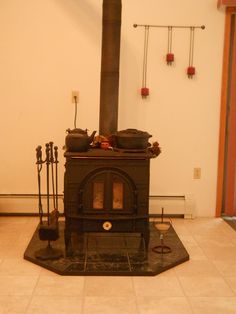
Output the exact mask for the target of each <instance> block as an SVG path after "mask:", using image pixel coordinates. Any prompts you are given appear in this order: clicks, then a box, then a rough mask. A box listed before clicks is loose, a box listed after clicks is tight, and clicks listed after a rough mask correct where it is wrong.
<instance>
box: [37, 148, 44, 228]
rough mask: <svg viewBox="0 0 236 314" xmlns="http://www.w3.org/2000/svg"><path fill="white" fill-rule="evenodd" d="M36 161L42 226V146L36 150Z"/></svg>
mask: <svg viewBox="0 0 236 314" xmlns="http://www.w3.org/2000/svg"><path fill="white" fill-rule="evenodd" d="M36 159H37V162H36V164H37V172H38V194H39V195H38V202H39V203H38V207H39V219H40V224H42V223H43V206H42V196H41V177H40V173H41V170H42V163H43V161H42V146H40V145H39V146H38V147H37V148H36Z"/></svg>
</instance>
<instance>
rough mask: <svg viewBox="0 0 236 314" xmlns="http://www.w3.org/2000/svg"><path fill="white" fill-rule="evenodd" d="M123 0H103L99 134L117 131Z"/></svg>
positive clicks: (109, 133) (107, 134) (105, 134)
mask: <svg viewBox="0 0 236 314" xmlns="http://www.w3.org/2000/svg"><path fill="white" fill-rule="evenodd" d="M121 7H122V5H121V0H103V17H102V59H101V81H100V116H99V134H100V135H104V136H109V135H111V134H113V133H114V132H116V131H117V124H118V98H119V63H120V28H121Z"/></svg>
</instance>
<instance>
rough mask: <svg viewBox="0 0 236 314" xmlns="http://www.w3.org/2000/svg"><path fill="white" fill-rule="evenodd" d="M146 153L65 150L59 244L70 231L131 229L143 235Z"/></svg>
mask: <svg viewBox="0 0 236 314" xmlns="http://www.w3.org/2000/svg"><path fill="white" fill-rule="evenodd" d="M152 157H153V156H152V154H151V153H149V152H141V153H122V152H115V151H111V150H103V149H90V150H89V151H88V152H82V153H72V152H66V153H65V158H66V164H65V177H64V211H65V243H66V247H69V246H70V242H71V235H72V234H73V233H77V234H83V233H86V232H105V233H109V232H137V233H141V234H142V235H143V237H144V239H145V242H146V243H148V239H149V224H148V222H149V213H148V211H149V177H150V176H149V172H150V158H152Z"/></svg>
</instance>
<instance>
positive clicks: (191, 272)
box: [174, 260, 220, 276]
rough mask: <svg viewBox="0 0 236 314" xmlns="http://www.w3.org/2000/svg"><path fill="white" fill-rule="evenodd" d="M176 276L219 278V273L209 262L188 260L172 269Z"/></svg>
mask: <svg viewBox="0 0 236 314" xmlns="http://www.w3.org/2000/svg"><path fill="white" fill-rule="evenodd" d="M174 270H175V273H176V275H177V276H196V275H197V274H198V275H199V276H219V274H220V273H219V271H218V270H217V268H216V267H215V265H214V264H213V263H212V262H211V261H209V260H189V261H188V262H185V263H183V264H180V265H178V266H176V267H175V268H174Z"/></svg>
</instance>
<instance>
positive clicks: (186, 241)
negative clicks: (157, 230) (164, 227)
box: [179, 235, 198, 247]
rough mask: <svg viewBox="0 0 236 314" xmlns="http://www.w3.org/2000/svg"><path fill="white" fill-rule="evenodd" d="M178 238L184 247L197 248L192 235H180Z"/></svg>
mask: <svg viewBox="0 0 236 314" xmlns="http://www.w3.org/2000/svg"><path fill="white" fill-rule="evenodd" d="M179 238H180V240H181V242H182V243H183V245H184V246H186V245H187V246H191V247H196V246H198V243H197V242H196V240H195V239H194V237H193V236H192V235H180V236H179Z"/></svg>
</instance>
